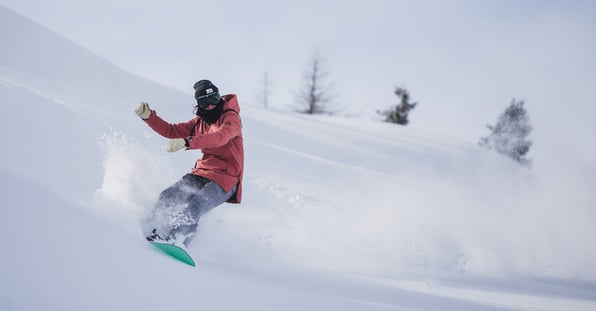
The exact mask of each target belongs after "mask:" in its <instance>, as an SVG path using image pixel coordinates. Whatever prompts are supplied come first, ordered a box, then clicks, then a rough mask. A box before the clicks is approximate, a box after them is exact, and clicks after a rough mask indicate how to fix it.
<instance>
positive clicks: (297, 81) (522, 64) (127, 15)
mask: <svg viewBox="0 0 596 311" xmlns="http://www.w3.org/2000/svg"><path fill="white" fill-rule="evenodd" d="M0 5H4V6H6V7H8V8H11V9H13V10H15V11H17V12H19V13H21V14H23V15H25V16H27V17H28V18H30V19H32V20H34V21H36V22H38V23H40V24H42V25H44V26H46V27H48V28H50V29H52V30H54V31H56V32H57V33H59V34H61V35H63V36H65V37H66V38H68V39H70V40H72V41H74V42H76V43H77V44H79V45H81V46H83V47H85V48H87V49H89V50H91V51H93V52H94V53H96V54H98V55H100V56H102V57H104V58H106V59H107V60H109V61H111V62H113V63H115V64H116V65H118V66H120V67H122V68H124V69H126V70H128V71H130V72H132V73H135V74H137V75H140V76H142V77H145V78H148V79H151V80H154V81H157V82H160V83H162V84H164V85H167V86H170V87H172V88H174V89H178V90H181V91H183V92H187V93H188V94H189V103H191V102H192V97H191V96H192V85H193V84H194V82H195V81H197V80H199V79H204V78H207V79H211V80H212V81H214V82H215V83H216V84H217V85H219V86H220V89H222V91H223V92H224V93H237V94H238V95H239V100H240V103H241V104H243V105H260V104H261V103H260V101H259V99H258V94H260V93H261V89H262V77H263V75H264V73H265V72H267V73H268V75H269V77H270V80H271V93H270V105H271V106H272V108H275V109H282V110H293V109H295V108H297V104H296V93H297V92H298V91H299V90H300V89H301V87H302V86H303V83H304V74H305V72H306V71H307V70H308V65H307V64H308V61H309V59H310V58H311V56H312V55H313V53H315V52H316V51H318V53H319V55H320V56H321V57H322V58H323V61H324V64H323V66H324V69H326V71H327V73H328V82H330V83H332V84H333V89H332V90H333V93H334V94H336V96H335V97H334V98H335V103H334V104H335V105H336V107H339V108H341V109H342V111H343V112H342V113H343V114H346V115H350V116H362V117H364V118H379V117H378V115H377V114H376V111H377V110H379V109H381V110H383V109H387V108H389V107H390V106H391V105H394V104H395V103H396V102H397V97H396V96H395V95H394V94H393V91H394V88H395V87H396V86H402V87H406V88H407V89H408V90H409V91H410V95H411V98H412V99H413V100H414V101H417V102H418V103H419V105H418V106H417V107H416V109H415V110H414V111H412V113H411V114H410V120H411V123H410V125H409V126H411V127H413V128H416V129H418V130H426V131H429V132H435V133H440V134H444V135H448V136H454V137H458V138H461V139H463V140H466V141H469V142H472V143H476V142H478V141H479V139H480V137H482V136H485V135H487V134H488V130H487V129H486V125H487V124H494V123H495V122H496V119H497V117H498V115H499V114H500V113H501V112H502V111H503V110H504V109H505V108H506V107H507V106H508V105H509V103H510V102H511V101H512V100H513V99H514V98H515V99H518V100H524V101H525V103H526V108H527V109H528V112H529V115H530V119H531V122H532V124H533V125H534V132H533V133H532V138H533V139H534V141H535V144H534V147H533V150H532V151H531V152H530V156H532V155H534V157H540V156H541V155H542V154H547V153H549V151H550V150H558V149H568V150H571V151H572V152H573V153H574V154H576V155H577V156H578V157H579V158H581V159H584V160H586V161H590V159H592V158H596V150H595V147H592V146H590V144H587V142H588V141H590V140H593V138H594V135H595V134H596V125H595V123H594V122H592V118H593V117H592V116H594V115H596V106H595V105H593V102H594V101H593V99H592V90H591V89H592V88H593V87H594V86H596V59H595V58H594V57H593V55H596V39H595V38H596V2H593V1H489V0H483V1H471V0H470V1H464V0H458V1H430V0H429V1H393V0H391V1H389V0H387V1H380V0H378V1H311V0H308V1H292V2H282V1H260V0H256V1H232V0H227V1H217V2H213V1H183V0H179V1H155V0H145V1H139V0H132V1H114V0H103V1H73V0H57V1H31V0H0ZM168 104H170V103H168ZM171 104H172V105H177V104H179V103H171ZM180 105H181V107H184V108H181V109H187V108H186V107H188V106H187V103H180Z"/></svg>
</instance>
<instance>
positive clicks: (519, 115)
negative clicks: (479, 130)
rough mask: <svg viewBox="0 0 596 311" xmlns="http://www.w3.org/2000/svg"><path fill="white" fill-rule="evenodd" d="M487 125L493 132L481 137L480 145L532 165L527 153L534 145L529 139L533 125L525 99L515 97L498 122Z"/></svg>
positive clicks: (521, 162) (523, 163)
mask: <svg viewBox="0 0 596 311" xmlns="http://www.w3.org/2000/svg"><path fill="white" fill-rule="evenodd" d="M487 127H488V129H489V130H490V131H491V133H490V134H489V135H488V136H486V137H483V138H481V139H480V143H479V145H480V146H483V147H486V148H488V149H491V150H495V151H497V152H498V153H501V154H504V155H506V156H508V157H510V158H512V159H513V160H515V161H517V162H519V163H520V164H522V165H526V166H529V165H530V162H531V161H530V160H529V159H527V158H526V154H527V153H528V151H530V147H531V146H532V141H531V140H529V139H528V135H529V134H530V132H531V131H532V126H531V125H530V119H529V117H528V112H527V111H526V109H525V108H524V102H523V101H516V100H515V99H513V101H512V102H511V105H509V107H507V109H505V111H504V112H503V113H502V114H501V115H500V116H499V119H498V120H497V124H496V125H495V126H491V125H487Z"/></svg>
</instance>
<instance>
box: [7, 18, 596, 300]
mask: <svg viewBox="0 0 596 311" xmlns="http://www.w3.org/2000/svg"><path fill="white" fill-rule="evenodd" d="M0 26H1V27H0V42H1V44H2V49H0V109H1V110H0V122H1V123H0V124H1V129H2V131H0V139H1V140H2V142H3V144H4V147H3V152H2V153H1V154H0V185H1V187H0V189H1V194H2V198H3V199H4V200H3V204H2V208H0V236H2V237H3V238H4V247H3V249H2V252H1V253H0V310H81V309H83V310H131V309H132V310H163V309H197V308H199V309H207V310H212V309H218V310H236V309H248V310H280V309H283V310H309V309H314V310H319V309H326V310H328V309H332V310H385V309H395V310H511V309H515V310H594V309H595V308H596V294H595V293H596V283H595V281H596V245H594V243H593V242H592V241H591V239H592V236H594V233H596V230H595V229H594V227H593V223H594V220H596V217H595V216H596V211H595V210H594V206H595V204H594V203H595V202H596V195H595V194H594V193H593V189H594V186H596V178H595V175H594V172H593V171H591V170H590V169H589V168H585V167H583V166H582V165H581V163H580V164H577V163H567V164H563V163H562V162H561V163H560V165H557V166H552V167H550V168H549V166H548V165H544V164H540V163H538V165H537V167H536V168H535V169H533V170H527V169H524V168H521V167H520V166H518V165H516V164H515V163H514V162H513V161H510V160H508V159H506V158H503V157H501V156H499V155H496V154H493V153H491V152H488V151H486V150H483V149H480V148H478V147H477V146H475V145H471V144H468V143H466V142H462V141H458V140H455V139H452V138H449V137H442V136H440V135H437V134H434V133H425V132H419V131H415V132H414V131H411V130H410V129H408V128H404V127H398V126H394V125H390V124H384V123H380V122H377V121H373V120H366V119H356V118H352V119H346V118H336V117H329V116H315V117H312V116H305V115H296V114H289V113H283V112H276V111H267V110H263V109H260V108H255V107H249V106H242V108H241V109H242V112H241V114H242V118H243V125H244V134H245V148H246V180H245V194H244V196H245V201H244V203H243V204H242V205H240V206H238V205H224V206H221V207H218V208H216V209H214V210H213V211H211V212H210V213H209V214H207V215H205V216H204V217H203V218H202V219H201V223H200V227H199V233H198V236H197V238H196V239H195V240H194V241H193V243H192V244H191V245H190V252H191V253H192V254H193V255H194V257H195V258H196V259H197V261H198V267H197V268H196V269H192V268H190V267H187V266H184V265H181V264H179V263H177V262H175V261H173V260H171V259H169V258H167V257H165V256H163V255H161V254H160V253H158V252H156V251H155V250H153V249H152V248H151V247H149V245H147V244H146V243H144V242H143V238H142V235H141V232H140V226H139V222H140V220H141V219H142V218H143V216H144V215H145V213H146V211H147V209H148V208H150V207H151V205H152V203H153V202H154V200H155V199H156V198H157V195H158V194H159V192H160V191H161V190H162V189H163V188H164V187H166V186H168V185H169V184H171V183H173V182H175V181H176V180H177V178H179V177H180V176H181V175H182V174H184V173H186V172H187V171H188V170H189V167H190V166H192V164H193V161H194V160H195V159H196V157H198V156H199V155H200V153H199V152H195V151H193V152H190V151H189V152H178V153H174V154H167V153H166V152H165V151H164V145H165V139H163V138H161V137H158V136H157V135H156V134H154V133H152V132H151V131H150V130H149V129H148V128H147V127H146V125H145V124H143V122H141V121H140V120H139V119H138V117H137V116H136V115H135V114H134V113H133V112H132V110H133V108H134V107H135V105H136V104H137V102H138V101H140V100H147V101H149V102H150V104H151V105H152V107H153V108H154V109H156V110H157V111H158V112H159V113H160V115H161V116H163V117H164V118H165V119H167V120H170V121H172V122H178V121H185V120H187V119H188V118H190V117H192V115H191V105H192V100H191V99H192V97H191V96H190V93H189V94H179V93H176V92H174V91H172V90H170V89H167V88H164V87H161V86H159V85H157V84H155V83H152V82H150V81H146V80H144V79H142V78H139V77H136V76H134V75H131V74H129V73H127V72H125V71H123V70H121V69H119V68H117V67H115V66H113V65H111V64H109V63H108V62H106V61H105V60H102V59H101V58H100V57H98V56H96V55H94V54H93V53H92V52H90V51H85V50H83V49H81V48H79V47H77V46H76V45H75V44H73V43H70V42H68V41H66V40H64V39H63V38H61V37H60V36H58V35H56V34H54V33H52V32H51V31H50V30H47V29H44V28H43V27H41V26H39V25H37V24H35V23H33V22H31V21H28V20H26V19H25V18H23V17H21V16H19V15H18V14H15V13H13V12H11V11H9V10H6V9H4V8H2V7H0ZM200 78H208V77H197V79H200ZM192 82H193V81H189V88H190V86H191V85H192ZM220 88H221V89H222V90H224V91H229V92H234V90H226V89H225V81H221V83H220ZM238 95H239V100H240V104H241V105H242V98H243V96H244V95H243V94H238Z"/></svg>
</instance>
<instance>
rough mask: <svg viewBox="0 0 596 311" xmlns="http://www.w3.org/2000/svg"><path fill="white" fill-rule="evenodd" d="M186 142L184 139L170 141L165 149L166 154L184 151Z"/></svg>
mask: <svg viewBox="0 0 596 311" xmlns="http://www.w3.org/2000/svg"><path fill="white" fill-rule="evenodd" d="M187 145H188V144H187V142H186V139H184V138H176V139H171V140H170V141H169V142H168V147H167V148H166V150H167V151H168V152H176V151H178V150H180V149H184V148H186V147H187Z"/></svg>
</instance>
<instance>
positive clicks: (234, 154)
mask: <svg viewBox="0 0 596 311" xmlns="http://www.w3.org/2000/svg"><path fill="white" fill-rule="evenodd" d="M222 98H223V99H224V100H225V104H224V106H223V110H224V112H223V113H222V114H221V116H220V117H219V119H218V120H217V121H216V122H215V123H213V124H208V123H207V122H204V121H203V120H201V118H199V117H196V118H194V119H191V120H189V121H187V122H184V123H177V124H171V123H168V122H166V121H164V120H163V119H162V118H160V117H159V116H158V115H157V113H156V112H155V111H152V112H151V116H149V118H148V119H147V120H145V122H147V124H148V125H149V126H150V127H151V128H152V129H153V130H154V131H155V132H157V133H158V134H160V135H161V136H163V137H166V138H190V139H188V140H189V142H188V143H189V149H201V151H202V152H203V157H202V158H200V159H198V160H197V161H196V163H195V167H194V169H193V170H192V173H193V174H195V175H199V176H203V177H205V178H209V179H210V180H212V181H214V182H215V183H217V184H218V185H219V186H220V187H222V188H223V189H224V190H225V191H226V192H229V191H230V190H232V188H233V187H234V186H235V185H238V190H236V195H234V196H232V198H230V200H228V202H230V203H240V200H241V199H242V177H243V173H244V145H243V138H242V121H241V120H240V115H239V113H240V107H239V106H238V99H237V97H236V95H234V94H231V95H224V96H222Z"/></svg>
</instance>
